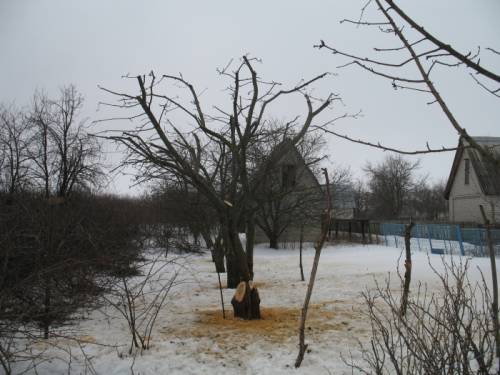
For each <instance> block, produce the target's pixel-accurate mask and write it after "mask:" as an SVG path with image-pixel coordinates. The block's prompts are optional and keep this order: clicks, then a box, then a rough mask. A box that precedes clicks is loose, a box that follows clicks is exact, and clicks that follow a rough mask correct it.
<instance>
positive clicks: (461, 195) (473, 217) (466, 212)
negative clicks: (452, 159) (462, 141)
mask: <svg viewBox="0 0 500 375" xmlns="http://www.w3.org/2000/svg"><path fill="white" fill-rule="evenodd" d="M464 155H467V154H466V153H465V154H464ZM464 159H465V157H463V156H462V159H461V160H460V163H459V165H458V170H457V173H456V175H455V179H454V181H453V185H452V187H451V190H450V197H449V219H450V220H451V221H455V222H477V223H482V222H483V218H482V216H481V211H480V209H479V205H483V206H484V208H485V211H486V213H487V215H488V217H489V219H490V220H491V221H492V222H498V221H499V220H500V197H485V196H484V195H483V194H482V192H481V187H480V186H479V181H478V179H477V175H476V172H475V171H474V168H473V167H472V163H471V166H470V176H469V178H470V182H469V184H468V185H466V184H465V162H464Z"/></svg>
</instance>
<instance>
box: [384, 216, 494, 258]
mask: <svg viewBox="0 0 500 375" xmlns="http://www.w3.org/2000/svg"><path fill="white" fill-rule="evenodd" d="M405 227H406V225H405V224H394V223H381V224H380V235H381V236H383V240H384V243H385V245H386V246H394V247H398V248H404V232H405ZM491 237H492V240H493V244H494V248H495V253H496V255H497V256H499V255H500V229H492V230H491ZM411 238H412V239H411V248H412V250H419V251H428V252H429V251H430V252H432V253H437V254H460V255H468V256H487V255H488V248H487V244H486V229H484V228H461V227H460V226H459V225H451V224H415V226H414V227H413V228H412V231H411Z"/></svg>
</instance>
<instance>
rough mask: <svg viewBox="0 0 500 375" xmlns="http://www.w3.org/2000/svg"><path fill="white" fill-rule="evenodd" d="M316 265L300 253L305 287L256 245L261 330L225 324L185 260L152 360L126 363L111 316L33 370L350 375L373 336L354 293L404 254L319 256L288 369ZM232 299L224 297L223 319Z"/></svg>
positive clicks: (213, 279)
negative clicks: (362, 345)
mask: <svg viewBox="0 0 500 375" xmlns="http://www.w3.org/2000/svg"><path fill="white" fill-rule="evenodd" d="M313 256H314V250H313V249H312V247H308V248H307V249H305V251H304V267H305V268H304V271H305V274H306V281H305V282H302V281H300V272H299V266H298V264H299V252H298V250H286V249H285V250H271V249H268V248H266V247H265V246H263V245H261V246H258V247H257V248H256V250H255V261H254V263H255V265H254V268H255V283H256V286H257V287H258V289H259V293H260V297H261V310H262V315H263V319H262V320H260V321H241V320H233V319H232V318H229V319H226V320H224V319H222V313H221V305H220V295H219V289H218V281H217V274H216V273H215V272H214V265H213V263H212V262H211V260H210V256H209V254H208V253H207V254H206V255H203V256H190V257H188V258H185V259H182V263H183V267H182V268H181V269H182V271H181V273H180V275H179V276H178V279H177V281H179V284H178V285H176V286H175V288H174V289H173V290H172V291H171V292H170V294H169V297H168V302H167V304H166V306H165V308H164V309H163V310H162V311H161V312H160V315H159V317H158V321H157V324H156V326H155V329H154V330H153V333H152V335H151V336H152V337H151V348H150V349H149V350H146V351H144V352H143V353H140V352H137V353H134V354H133V355H129V354H128V349H129V345H130V337H129V334H128V331H127V323H126V321H125V320H124V319H123V318H121V317H120V316H119V315H118V313H117V312H116V311H115V310H114V309H113V308H112V307H108V308H106V309H105V310H96V311H92V312H90V313H89V314H87V315H86V319H81V320H78V321H76V322H75V323H73V324H74V326H73V327H72V329H73V330H74V331H75V336H76V337H77V338H78V339H80V342H79V343H78V342H75V341H72V340H69V339H55V338H52V339H50V340H49V343H44V342H43V341H42V342H38V343H36V345H35V346H34V347H33V348H32V350H34V352H37V351H44V350H45V352H44V356H46V357H53V358H52V359H51V360H50V361H45V362H43V363H41V364H39V365H38V366H37V368H36V371H37V373H38V374H67V373H68V372H70V373H74V374H83V373H97V374H106V375H108V374H143V375H146V374H218V375H223V374H290V373H293V374H343V373H346V374H347V373H349V374H350V373H351V371H350V369H349V368H348V367H347V366H346V365H345V364H344V363H343V362H342V359H341V354H342V355H344V356H348V355H349V352H350V351H351V352H352V353H353V355H354V356H355V357H356V355H357V354H358V351H357V348H358V340H360V341H362V342H366V341H367V340H369V335H370V327H369V322H368V321H367V320H366V317H365V316H364V314H363V312H364V311H365V307H364V302H363V298H362V297H361V295H360V293H361V292H362V291H364V290H366V289H367V288H372V287H373V286H374V282H375V280H379V281H383V280H385V279H386V278H387V276H388V273H389V272H391V273H392V274H394V273H395V272H396V269H397V266H398V259H399V266H400V269H402V263H403V260H402V258H401V259H400V256H401V250H400V249H397V248H390V247H384V246H376V245H373V246H372V245H369V246H363V245H337V246H327V247H326V248H324V249H323V252H322V254H321V260H320V265H319V269H318V274H317V278H316V283H315V286H314V291H313V296H312V300H311V307H310V310H309V315H308V320H307V330H306V342H307V343H308V344H309V349H310V352H308V353H306V355H305V358H304V361H303V363H302V366H301V367H300V368H299V369H295V368H294V367H293V363H294V361H295V358H296V356H297V351H298V332H297V330H298V324H299V316H300V309H301V306H302V303H303V300H304V296H305V291H306V287H307V280H308V276H309V271H310V269H311V264H312V259H313ZM428 257H429V258H428ZM448 257H449V256H448ZM429 260H430V262H431V263H432V265H433V266H434V267H435V268H436V269H437V270H441V269H442V261H441V257H440V256H439V255H429V256H428V255H427V254H425V253H423V252H415V253H414V255H413V265H414V266H413V275H412V283H413V284H412V285H416V284H417V283H418V281H422V282H425V283H428V285H429V286H430V287H431V288H433V287H436V286H437V285H438V282H437V277H436V275H435V274H434V273H433V271H432V270H431V267H430V266H429ZM479 270H480V271H482V272H483V274H484V276H485V278H486V279H487V280H489V279H490V267H489V263H488V259H486V258H474V259H471V264H470V273H471V279H473V280H474V279H479V277H480V272H479ZM392 279H395V277H393V278H392ZM394 282H395V287H397V286H398V283H397V282H396V280H394ZM233 292H234V291H233V290H228V289H224V301H225V306H226V312H229V313H230V312H231V305H230V300H231V297H232V294H233ZM54 345H57V347H59V348H60V349H55V347H54ZM69 353H71V357H72V358H71V360H70V359H69V357H70V355H69ZM83 353H85V356H84V355H83ZM85 357H86V359H85ZM17 370H21V368H18V369H17Z"/></svg>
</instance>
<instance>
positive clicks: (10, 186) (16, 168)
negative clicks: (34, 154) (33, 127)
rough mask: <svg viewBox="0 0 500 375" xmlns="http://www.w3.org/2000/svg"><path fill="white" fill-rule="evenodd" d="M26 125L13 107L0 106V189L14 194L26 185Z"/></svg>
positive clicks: (22, 117)
mask: <svg viewBox="0 0 500 375" xmlns="http://www.w3.org/2000/svg"><path fill="white" fill-rule="evenodd" d="M28 131H29V129H28V123H27V121H26V116H25V115H24V113H23V112H22V111H20V110H19V109H17V108H16V107H14V106H10V107H5V106H3V105H1V106H0V188H1V189H2V190H3V191H5V192H8V193H9V194H14V193H17V192H20V191H21V190H22V189H23V188H25V187H26V185H27V184H28V147H29V135H28Z"/></svg>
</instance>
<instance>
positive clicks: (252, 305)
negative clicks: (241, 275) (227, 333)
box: [231, 281, 260, 320]
mask: <svg viewBox="0 0 500 375" xmlns="http://www.w3.org/2000/svg"><path fill="white" fill-rule="evenodd" d="M231 305H233V313H234V317H235V318H242V319H247V320H251V319H260V297H259V292H258V290H257V288H255V287H254V286H253V283H252V282H251V281H249V282H245V281H242V282H241V283H239V284H238V287H237V288H236V292H235V293H234V297H233V299H232V300H231Z"/></svg>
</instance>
